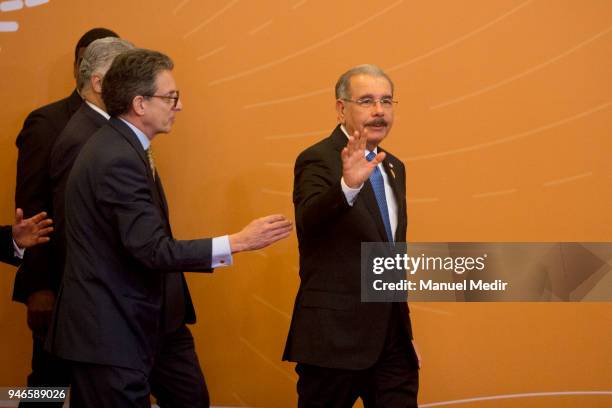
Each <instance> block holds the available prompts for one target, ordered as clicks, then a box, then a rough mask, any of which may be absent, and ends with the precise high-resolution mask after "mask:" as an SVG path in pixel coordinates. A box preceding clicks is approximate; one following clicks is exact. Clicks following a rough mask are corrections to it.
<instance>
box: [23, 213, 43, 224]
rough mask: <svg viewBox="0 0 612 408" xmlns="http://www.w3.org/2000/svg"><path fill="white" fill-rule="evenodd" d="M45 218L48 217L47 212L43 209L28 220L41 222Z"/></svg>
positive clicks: (36, 222)
mask: <svg viewBox="0 0 612 408" xmlns="http://www.w3.org/2000/svg"><path fill="white" fill-rule="evenodd" d="M45 218H47V213H46V212H44V211H42V212H39V213H38V214H36V215H35V216H33V217H32V218H30V219H28V220H26V221H32V222H33V223H35V224H38V223H39V222H41V221H42V220H44V219H45Z"/></svg>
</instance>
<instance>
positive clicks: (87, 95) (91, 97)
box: [81, 90, 106, 112]
mask: <svg viewBox="0 0 612 408" xmlns="http://www.w3.org/2000/svg"><path fill="white" fill-rule="evenodd" d="M81 96H82V97H83V99H85V100H86V101H87V102H89V103H91V104H93V105H96V106H97V107H98V108H100V109H102V110H103V111H104V112H106V106H104V101H102V96H101V95H100V94H98V93H95V92H94V91H92V90H85V91H81Z"/></svg>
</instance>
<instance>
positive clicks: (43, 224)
mask: <svg viewBox="0 0 612 408" xmlns="http://www.w3.org/2000/svg"><path fill="white" fill-rule="evenodd" d="M51 224H53V220H51V219H50V218H47V213H46V212H44V211H43V212H41V213H38V214H36V215H35V216H33V217H31V218H28V219H23V210H21V208H18V209H17V210H16V211H15V224H13V239H14V240H15V243H16V244H17V245H18V246H19V247H20V248H30V247H33V246H34V245H38V244H43V243H45V242H49V237H48V236H47V235H49V234H50V233H51V232H52V231H53V227H51Z"/></svg>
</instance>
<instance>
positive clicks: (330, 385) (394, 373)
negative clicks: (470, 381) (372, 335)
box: [295, 305, 419, 408]
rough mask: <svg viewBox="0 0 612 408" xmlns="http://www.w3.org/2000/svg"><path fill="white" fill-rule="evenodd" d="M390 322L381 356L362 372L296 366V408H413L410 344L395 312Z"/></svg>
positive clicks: (415, 379) (415, 378) (415, 381)
mask: <svg viewBox="0 0 612 408" xmlns="http://www.w3.org/2000/svg"><path fill="white" fill-rule="evenodd" d="M395 306H396V305H394V312H393V313H392V318H391V320H390V324H389V329H388V330H387V336H386V338H385V345H384V348H383V351H382V353H381V356H380V357H379V359H378V361H377V362H376V363H375V364H374V366H372V367H370V368H367V369H365V370H346V369H337V368H327V367H319V366H314V365H309V364H302V363H298V364H297V366H296V368H295V370H296V372H297V373H298V375H299V379H298V383H297V391H298V408H351V407H352V406H353V404H354V403H355V402H356V401H357V399H358V398H361V399H362V401H363V405H364V407H365V408H416V407H417V393H418V389H419V370H418V362H417V358H416V353H415V351H414V348H413V346H412V342H411V341H410V339H409V338H408V336H407V335H406V334H405V332H404V330H403V329H402V328H401V326H400V324H401V323H400V321H401V319H400V318H399V314H398V313H399V312H398V311H396V310H395V309H398V308H396V307H395Z"/></svg>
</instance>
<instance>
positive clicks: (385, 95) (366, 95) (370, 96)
mask: <svg viewBox="0 0 612 408" xmlns="http://www.w3.org/2000/svg"><path fill="white" fill-rule="evenodd" d="M365 98H372V99H375V98H376V97H375V96H374V95H372V94H365V95H361V96H359V97H357V98H356V99H365ZM381 98H393V95H391V94H384V95H381Z"/></svg>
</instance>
